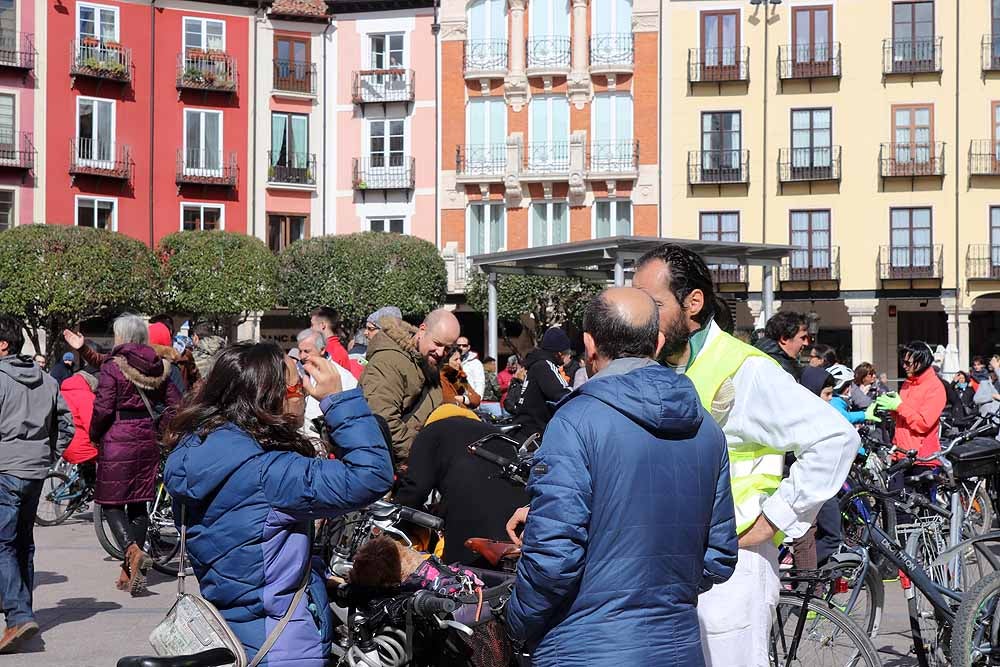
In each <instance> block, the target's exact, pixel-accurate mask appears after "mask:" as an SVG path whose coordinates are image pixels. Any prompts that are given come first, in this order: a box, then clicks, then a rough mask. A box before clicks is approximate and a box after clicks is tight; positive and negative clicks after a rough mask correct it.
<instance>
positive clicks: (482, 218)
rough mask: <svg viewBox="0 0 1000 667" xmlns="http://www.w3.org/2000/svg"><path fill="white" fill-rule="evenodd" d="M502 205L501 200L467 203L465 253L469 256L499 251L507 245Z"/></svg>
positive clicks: (504, 212)
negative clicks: (467, 224)
mask: <svg viewBox="0 0 1000 667" xmlns="http://www.w3.org/2000/svg"><path fill="white" fill-rule="evenodd" d="M505 214H506V211H505V210H504V205H503V203H501V202H481V203H473V204H469V232H468V234H467V235H466V242H465V253H466V254H467V255H469V256H470V257H474V256H475V255H485V254H488V253H491V252H501V251H502V250H503V249H504V248H505V247H506V246H507V229H506V224H505V220H504V218H505Z"/></svg>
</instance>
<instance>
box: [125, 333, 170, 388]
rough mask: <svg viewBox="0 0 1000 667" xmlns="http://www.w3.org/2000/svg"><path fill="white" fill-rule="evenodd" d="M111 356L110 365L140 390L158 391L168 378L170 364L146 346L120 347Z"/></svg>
mask: <svg viewBox="0 0 1000 667" xmlns="http://www.w3.org/2000/svg"><path fill="white" fill-rule="evenodd" d="M111 355H112V356H111V361H112V363H114V364H115V365H116V366H117V367H118V370H119V371H121V374H122V375H123V376H125V379H126V380H129V381H130V382H133V383H135V385H136V386H137V387H141V388H142V389H147V390H150V391H152V390H153V389H158V388H159V387H160V386H161V385H162V384H163V383H164V382H166V381H167V378H169V377H170V362H169V361H167V360H166V359H161V358H160V357H159V356H158V355H157V354H156V352H155V351H154V350H153V348H151V347H149V346H148V345H137V344H133V343H130V344H127V345H121V346H119V347H116V348H115V349H114V350H113V351H112V353H111Z"/></svg>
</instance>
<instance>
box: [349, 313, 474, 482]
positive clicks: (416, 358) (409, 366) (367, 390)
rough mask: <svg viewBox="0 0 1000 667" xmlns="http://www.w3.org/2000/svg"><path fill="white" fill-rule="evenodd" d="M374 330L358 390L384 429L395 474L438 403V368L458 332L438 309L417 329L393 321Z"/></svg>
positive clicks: (455, 324)
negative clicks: (386, 426)
mask: <svg viewBox="0 0 1000 667" xmlns="http://www.w3.org/2000/svg"><path fill="white" fill-rule="evenodd" d="M378 327H379V330H378V333H376V334H375V335H374V336H373V337H372V339H371V341H370V342H369V344H368V352H367V353H366V357H367V359H368V364H367V365H366V366H365V370H364V373H362V375H361V389H362V390H363V392H364V395H365V399H366V400H367V401H368V405H369V406H370V407H371V409H372V412H373V413H375V414H376V415H379V416H380V417H382V418H383V419H385V421H386V423H387V424H388V426H389V432H390V433H391V434H392V454H393V460H394V465H395V467H396V470H397V472H400V471H403V470H405V469H406V463H407V459H408V458H409V456H410V446H411V445H413V440H414V438H416V436H417V431H419V430H420V427H421V425H422V424H423V423H424V421H426V420H427V417H429V416H430V414H431V412H433V411H434V409H435V408H436V407H438V406H439V405H441V403H442V402H443V399H442V397H441V376H440V369H439V367H440V366H441V365H442V364H444V360H445V355H446V353H447V351H448V350H449V348H451V347H452V346H453V345H454V344H455V341H456V340H457V339H458V336H459V334H460V333H461V331H460V326H459V323H458V319H456V318H455V316H454V315H453V314H452V313H451V312H450V311H448V310H445V309H443V308H441V309H438V310H435V311H432V312H431V313H429V314H428V315H427V317H426V318H425V319H424V321H423V322H422V323H421V324H420V326H419V327H415V326H413V325H412V324H408V323H406V322H404V321H403V320H399V319H396V318H395V317H384V318H382V319H381V320H380V321H379V322H378Z"/></svg>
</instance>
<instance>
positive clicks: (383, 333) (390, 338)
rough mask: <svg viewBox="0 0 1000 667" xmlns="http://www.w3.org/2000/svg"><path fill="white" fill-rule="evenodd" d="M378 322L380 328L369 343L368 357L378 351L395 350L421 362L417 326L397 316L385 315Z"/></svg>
mask: <svg viewBox="0 0 1000 667" xmlns="http://www.w3.org/2000/svg"><path fill="white" fill-rule="evenodd" d="M378 324H379V328H380V330H379V332H378V333H377V334H375V337H374V338H372V340H371V342H370V343H369V344H368V351H367V352H366V354H365V356H366V357H367V358H368V359H371V358H372V355H374V354H375V353H376V352H381V351H383V350H393V351H396V352H401V353H403V354H405V355H407V356H409V357H411V358H412V359H413V361H414V363H416V364H417V365H419V364H420V352H418V351H417V342H416V340H414V336H416V335H417V331H419V329H417V327H415V326H413V325H412V324H409V323H408V322H404V321H403V320H398V319H396V318H395V317H383V318H382V319H381V320H379V323H378Z"/></svg>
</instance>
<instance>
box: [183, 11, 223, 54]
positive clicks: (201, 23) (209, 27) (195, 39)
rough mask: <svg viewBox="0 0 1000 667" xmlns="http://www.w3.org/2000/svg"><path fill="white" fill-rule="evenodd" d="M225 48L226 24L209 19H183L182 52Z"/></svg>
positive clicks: (221, 49)
mask: <svg viewBox="0 0 1000 667" xmlns="http://www.w3.org/2000/svg"><path fill="white" fill-rule="evenodd" d="M191 49H201V50H203V51H225V50H226V24H225V23H224V22H222V21H213V20H211V19H193V18H186V17H185V19H184V52H185V53H187V52H188V51H190V50H191Z"/></svg>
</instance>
